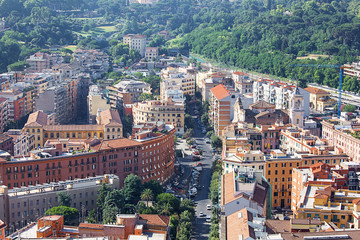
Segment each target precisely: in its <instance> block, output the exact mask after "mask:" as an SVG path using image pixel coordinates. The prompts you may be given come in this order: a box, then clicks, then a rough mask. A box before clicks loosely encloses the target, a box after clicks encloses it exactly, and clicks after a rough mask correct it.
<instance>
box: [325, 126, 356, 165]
mask: <svg viewBox="0 0 360 240" xmlns="http://www.w3.org/2000/svg"><path fill="white" fill-rule="evenodd" d="M321 124H322V136H323V137H324V138H326V139H327V140H328V141H329V144H331V145H333V146H334V147H336V148H339V149H341V150H342V151H344V153H346V154H347V155H349V157H350V158H351V159H352V160H353V161H354V162H360V137H359V134H358V128H359V126H360V123H359V122H358V121H357V120H353V121H345V120H343V119H331V120H327V121H322V122H321Z"/></svg>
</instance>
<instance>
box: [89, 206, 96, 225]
mask: <svg viewBox="0 0 360 240" xmlns="http://www.w3.org/2000/svg"><path fill="white" fill-rule="evenodd" d="M96 219H97V218H96V210H95V209H92V210H91V211H89V214H88V216H87V217H86V221H87V222H88V223H97V221H96Z"/></svg>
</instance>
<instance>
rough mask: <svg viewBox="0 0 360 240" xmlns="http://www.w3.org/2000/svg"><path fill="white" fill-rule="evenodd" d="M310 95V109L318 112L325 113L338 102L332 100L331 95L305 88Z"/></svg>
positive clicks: (315, 89)
mask: <svg viewBox="0 0 360 240" xmlns="http://www.w3.org/2000/svg"><path fill="white" fill-rule="evenodd" d="M305 90H306V91H308V92H309V93H310V109H313V110H315V111H317V112H324V111H325V109H326V108H327V107H331V106H334V105H335V104H336V101H335V100H333V99H330V93H329V92H327V91H325V90H322V89H319V88H314V87H307V88H305Z"/></svg>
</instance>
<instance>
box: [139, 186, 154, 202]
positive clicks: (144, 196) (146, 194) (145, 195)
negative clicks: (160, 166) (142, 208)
mask: <svg viewBox="0 0 360 240" xmlns="http://www.w3.org/2000/svg"><path fill="white" fill-rule="evenodd" d="M140 198H141V201H146V207H149V201H152V200H153V198H154V194H153V192H152V191H151V189H149V188H146V189H145V190H144V191H142V193H141V196H140Z"/></svg>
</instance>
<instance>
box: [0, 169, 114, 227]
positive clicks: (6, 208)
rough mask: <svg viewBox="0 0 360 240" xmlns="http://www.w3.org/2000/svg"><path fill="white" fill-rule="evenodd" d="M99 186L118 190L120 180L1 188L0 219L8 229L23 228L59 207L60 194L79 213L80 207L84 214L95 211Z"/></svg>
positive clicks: (94, 179) (106, 178) (106, 177)
mask: <svg viewBox="0 0 360 240" xmlns="http://www.w3.org/2000/svg"><path fill="white" fill-rule="evenodd" d="M54 171H57V170H54ZM26 174H27V173H26ZM34 174H37V173H36V172H35V173H34ZM102 183H106V185H107V186H109V187H111V188H119V185H120V183H119V177H118V176H116V175H112V174H111V175H103V176H96V177H88V178H84V179H76V180H67V181H63V182H56V183H49V184H42V185H36V186H28V187H21V188H14V189H8V188H7V187H6V186H3V185H2V186H0V206H2V209H3V211H0V219H3V220H4V221H5V223H6V224H7V225H8V226H9V228H10V230H15V229H17V228H20V227H24V226H26V225H27V224H28V223H30V222H33V221H36V219H38V218H39V217H41V216H44V215H45V212H46V210H48V209H50V208H52V207H55V206H58V205H59V203H58V193H60V192H64V193H67V194H70V197H71V207H73V208H77V209H78V210H79V211H80V213H81V212H82V209H83V207H84V209H85V211H90V210H92V209H95V208H96V200H97V197H98V189H99V188H100V187H101V185H102Z"/></svg>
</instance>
